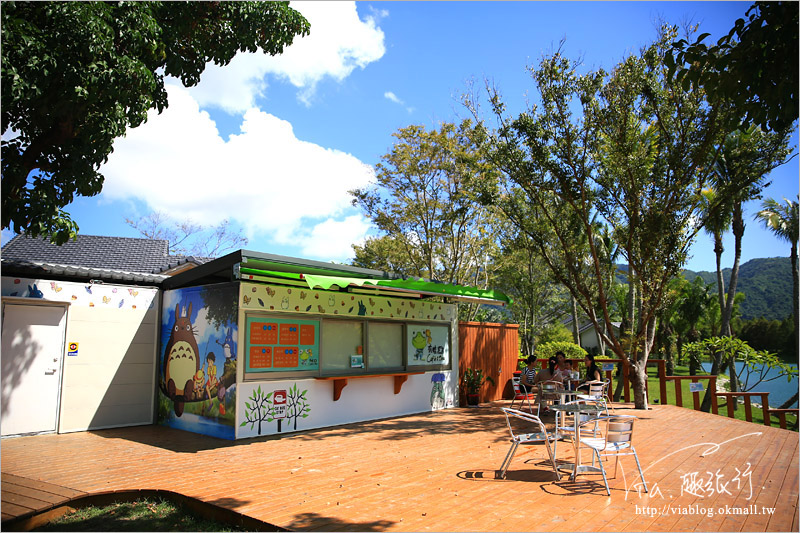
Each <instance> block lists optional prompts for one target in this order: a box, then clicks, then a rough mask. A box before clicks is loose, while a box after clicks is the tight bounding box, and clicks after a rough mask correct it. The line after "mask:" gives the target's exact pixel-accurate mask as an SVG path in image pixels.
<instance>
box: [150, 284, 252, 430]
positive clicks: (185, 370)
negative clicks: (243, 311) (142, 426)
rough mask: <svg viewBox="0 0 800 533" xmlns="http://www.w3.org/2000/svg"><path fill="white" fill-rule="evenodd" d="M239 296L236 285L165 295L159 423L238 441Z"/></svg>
mask: <svg viewBox="0 0 800 533" xmlns="http://www.w3.org/2000/svg"><path fill="white" fill-rule="evenodd" d="M238 296H239V290H238V284H236V283H224V284H220V285H208V286H203V287H191V288H187V289H178V290H173V291H166V292H165V293H164V303H163V310H162V324H161V326H162V331H161V342H162V346H161V350H160V361H159V409H158V421H159V423H160V424H163V425H166V426H170V427H174V428H176V429H183V430H186V431H193V432H195V433H202V434H205V435H210V436H213V437H220V438H225V439H233V438H234V437H235V429H234V425H235V410H236V409H235V406H236V363H237V357H236V354H237V346H236V340H235V339H236V338H237V324H236V319H237V299H238Z"/></svg>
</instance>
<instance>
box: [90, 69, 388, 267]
mask: <svg viewBox="0 0 800 533" xmlns="http://www.w3.org/2000/svg"><path fill="white" fill-rule="evenodd" d="M167 91H168V94H169V103H170V105H169V107H168V108H167V109H166V110H165V111H164V112H163V113H162V114H161V115H157V114H156V113H155V111H152V112H151V113H150V115H149V120H148V121H147V122H146V123H145V124H143V125H142V126H140V127H138V128H135V129H132V130H130V131H129V132H128V134H127V136H126V137H123V138H120V139H117V141H116V142H115V143H114V152H113V153H112V154H111V156H110V157H109V160H108V163H107V164H106V165H104V167H103V169H102V170H101V172H102V173H103V174H104V175H105V178H106V179H105V185H104V187H103V195H104V197H106V198H108V199H111V200H130V199H139V200H141V201H143V202H145V203H146V204H147V205H148V207H149V208H151V209H153V210H158V211H163V212H165V213H167V214H168V215H170V216H172V217H173V218H175V219H177V220H185V219H191V220H194V221H196V222H199V223H202V224H204V225H214V224H217V223H219V222H220V221H222V220H223V219H226V218H227V219H230V220H231V221H234V222H237V223H239V224H241V225H242V227H244V228H246V230H247V231H248V232H250V233H251V235H252V234H267V235H269V236H271V238H272V240H273V241H274V242H276V243H278V244H291V245H296V246H300V247H303V248H305V249H308V250H322V249H323V248H324V250H325V253H326V254H329V255H331V256H335V257H330V259H337V258H338V259H342V258H346V257H350V256H351V255H352V250H351V249H350V246H349V244H350V242H354V241H352V240H350V241H347V239H351V238H353V239H358V238H359V237H360V236H361V233H365V232H366V230H365V229H364V227H366V223H365V222H363V221H359V220H358V219H359V217H352V216H349V215H352V213H353V212H355V210H354V208H353V207H352V206H351V204H350V200H351V197H350V196H349V195H348V194H347V191H348V190H350V189H355V188H360V187H365V186H366V185H367V184H368V183H369V182H370V181H371V180H373V178H374V171H373V169H372V167H370V166H369V165H366V164H364V163H362V162H361V161H360V160H358V159H357V158H356V157H354V156H352V155H350V154H347V153H345V152H341V151H339V150H332V149H327V148H324V147H322V146H319V145H316V144H313V143H310V142H306V141H303V140H300V139H298V138H296V137H295V135H294V132H293V130H292V126H291V124H289V123H288V122H286V121H284V120H281V119H280V118H278V117H276V116H274V115H270V114H268V113H265V112H263V111H259V110H258V109H255V108H251V109H249V110H248V111H247V112H246V113H245V114H244V117H243V121H242V124H241V129H240V133H239V134H236V135H231V136H230V139H229V140H228V141H227V142H226V141H224V140H223V139H222V138H221V137H220V135H219V132H218V131H217V128H216V126H215V124H214V122H213V121H212V120H211V118H210V117H209V115H208V113H206V112H204V111H201V110H200V108H199V105H198V103H197V102H196V101H195V100H193V99H192V97H191V96H190V95H189V92H188V91H187V90H186V89H184V88H182V87H180V86H178V85H173V84H168V86H167ZM344 217H346V218H344ZM340 219H343V220H340ZM320 220H324V221H325V222H323V223H321V224H318V225H317V227H316V228H314V229H306V228H308V227H310V226H311V225H313V224H315V223H318V222H319V221H320ZM362 226H363V227H362ZM362 230H363V232H362ZM326 239H327V243H325V241H326ZM345 241H347V242H346V243H345ZM334 243H335V244H334ZM323 244H324V246H323ZM336 250H338V251H336ZM335 251H336V252H335ZM309 255H314V256H315V257H321V256H323V254H320V253H314V254H309Z"/></svg>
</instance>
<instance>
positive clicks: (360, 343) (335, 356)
mask: <svg viewBox="0 0 800 533" xmlns="http://www.w3.org/2000/svg"><path fill="white" fill-rule="evenodd" d="M321 354H322V360H321V365H322V373H323V374H345V373H347V374H360V373H363V372H364V370H365V368H366V364H365V363H366V360H365V358H364V323H363V322H361V321H357V320H325V321H323V323H322V345H321Z"/></svg>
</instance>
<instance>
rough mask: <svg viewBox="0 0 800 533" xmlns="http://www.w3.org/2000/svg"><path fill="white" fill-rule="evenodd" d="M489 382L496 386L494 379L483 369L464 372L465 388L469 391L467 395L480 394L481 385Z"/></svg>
mask: <svg viewBox="0 0 800 533" xmlns="http://www.w3.org/2000/svg"><path fill="white" fill-rule="evenodd" d="M487 381H488V382H489V383H491V384H492V385H494V378H492V376H489V375H486V374H484V373H483V369H482V368H478V369H474V368H467V369H466V370H464V386H465V387H466V389H467V394H478V392H479V391H480V390H481V385H483V384H484V383H485V382H487Z"/></svg>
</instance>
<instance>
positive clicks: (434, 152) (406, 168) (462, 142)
mask: <svg viewBox="0 0 800 533" xmlns="http://www.w3.org/2000/svg"><path fill="white" fill-rule="evenodd" d="M394 137H395V138H396V139H397V141H396V142H395V144H394V146H392V148H391V150H390V151H389V153H387V154H385V155H383V156H382V157H381V163H380V164H378V165H377V183H376V184H375V185H374V186H372V187H369V188H367V189H357V190H353V191H350V193H351V194H352V196H353V205H356V206H358V207H360V208H361V209H362V210H363V211H364V213H365V214H366V216H367V217H369V218H370V219H371V220H372V223H373V224H374V225H375V226H377V228H378V230H380V231H381V232H383V236H382V237H379V238H378V239H372V240H371V241H368V242H367V244H365V246H364V247H360V248H356V256H357V261H358V262H359V264H361V265H362V266H371V267H372V268H376V267H377V268H380V267H385V266H389V265H387V264H386V263H385V262H384V261H385V260H384V259H382V258H381V257H380V254H379V253H375V252H376V251H378V250H380V249H381V248H383V249H388V250H390V255H389V257H390V259H391V261H392V263H393V264H395V266H398V267H399V268H397V270H399V271H400V272H403V273H405V274H407V275H413V276H417V277H423V278H429V279H432V280H437V281H442V282H445V283H450V284H454V285H471V286H475V287H484V288H485V287H487V286H488V280H489V276H490V272H489V266H490V265H489V259H490V257H491V255H492V254H494V253H495V249H496V239H495V238H494V236H493V235H492V234H491V232H490V230H489V228H490V224H491V219H492V213H491V211H490V210H489V209H487V208H485V207H483V206H481V205H480V204H478V203H476V202H475V196H474V194H473V183H474V182H475V180H476V179H477V178H478V177H481V176H483V175H485V174H487V173H490V172H491V169H490V168H489V166H488V163H487V162H486V160H485V158H484V157H483V155H482V153H481V152H480V150H479V147H478V146H476V144H475V143H474V141H473V139H472V124H471V123H470V122H469V121H464V122H462V123H461V124H458V125H456V124H453V123H443V124H442V125H441V126H440V128H439V129H438V130H432V131H427V130H426V129H425V128H424V127H423V126H413V125H412V126H408V127H406V128H402V129H400V130H399V131H398V132H396V133H395V134H394ZM370 257H371V258H374V259H375V260H376V263H375V264H372V265H370V264H364V263H367V261H365V259H369V258H370ZM463 309H467V310H468V311H466V312H464V311H463ZM476 311H477V306H476V305H471V306H465V307H463V308H462V310H460V313H461V316H462V318H464V319H468V320H469V319H472V317H473V316H474V314H475V312H476Z"/></svg>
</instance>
